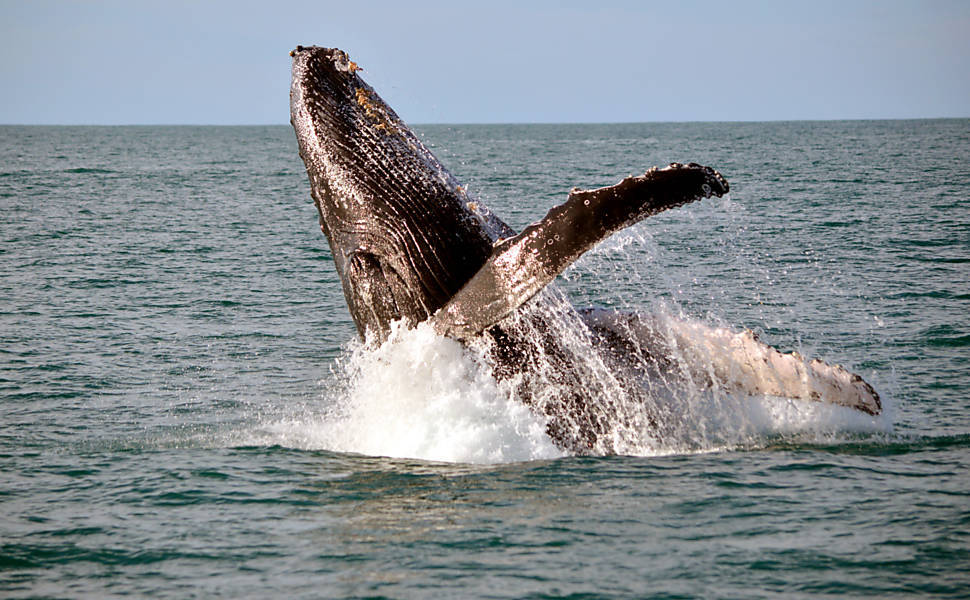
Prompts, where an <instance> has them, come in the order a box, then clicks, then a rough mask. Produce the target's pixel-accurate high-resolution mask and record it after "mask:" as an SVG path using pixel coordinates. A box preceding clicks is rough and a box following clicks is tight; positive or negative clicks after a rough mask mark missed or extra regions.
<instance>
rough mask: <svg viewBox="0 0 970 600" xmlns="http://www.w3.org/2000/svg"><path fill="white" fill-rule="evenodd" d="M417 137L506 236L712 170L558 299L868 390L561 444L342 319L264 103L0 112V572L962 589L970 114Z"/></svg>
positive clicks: (12, 575) (460, 378) (777, 590)
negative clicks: (63, 119) (259, 112)
mask: <svg viewBox="0 0 970 600" xmlns="http://www.w3.org/2000/svg"><path fill="white" fill-rule="evenodd" d="M418 129H419V130H420V133H421V135H422V138H423V139H424V141H425V143H426V144H427V145H428V146H429V147H431V148H432V151H433V152H435V153H436V154H437V155H438V157H439V158H440V159H441V160H442V161H443V162H444V163H445V164H446V165H447V166H448V167H449V168H450V169H451V170H452V171H453V173H454V174H455V175H456V176H457V177H458V178H459V180H461V181H463V182H464V183H465V184H466V186H467V187H468V189H469V191H470V193H471V194H472V195H473V196H475V197H476V198H477V199H478V200H479V201H482V202H484V203H486V204H488V205H489V206H490V207H491V208H492V209H493V210H494V211H495V212H496V213H497V214H498V215H500V216H501V217H502V218H503V219H505V220H506V221H507V222H508V223H509V224H510V225H512V226H513V227H515V228H516V229H521V228H522V227H524V226H525V225H527V224H529V223H530V222H532V221H534V220H536V219H538V218H540V217H541V216H542V215H544V214H545V212H546V211H547V210H548V209H549V208H550V207H551V206H553V205H555V204H558V203H560V202H562V201H564V199H565V196H566V193H567V191H568V190H569V189H570V188H571V187H573V186H580V187H597V186H601V185H610V184H613V183H616V182H617V181H619V179H621V178H622V177H624V176H627V175H631V174H636V173H640V172H642V171H644V170H645V169H646V168H648V167H650V166H652V165H661V166H662V165H664V164H667V163H669V162H673V161H680V162H687V161H696V162H700V163H702V164H708V165H711V166H714V167H716V168H717V169H719V170H720V171H721V172H722V173H723V174H724V175H725V177H726V178H727V179H728V180H729V181H730V183H731V194H730V196H729V197H728V198H723V199H709V200H704V201H701V202H698V203H695V204H691V205H688V206H685V207H682V208H678V209H675V210H672V211H668V212H667V213H664V214H661V215H658V216H655V217H652V218H650V219H648V220H646V221H645V222H643V223H641V224H640V225H638V226H636V227H634V228H632V229H631V230H629V231H626V232H622V233H620V234H618V235H617V236H615V237H614V238H612V239H610V240H608V241H607V242H605V243H604V244H602V245H600V246H599V247H598V248H597V249H595V250H594V251H593V252H591V253H590V254H588V255H587V256H585V257H584V258H582V259H581V260H580V261H579V262H578V263H577V264H576V265H574V266H573V267H571V268H570V269H569V270H568V271H566V272H565V273H564V274H563V276H561V277H560V278H559V280H558V281H557V283H556V292H555V293H556V294H558V296H557V297H560V298H563V299H568V301H569V302H570V303H571V304H572V305H575V306H578V307H583V306H605V307H614V308H619V309H623V310H633V311H639V312H643V313H649V314H653V315H665V316H667V317H670V318H677V319H687V320H691V321H693V322H698V323H704V324H707V325H711V326H718V327H731V328H734V329H736V330H739V331H740V330H741V329H744V328H747V329H751V330H753V331H755V332H756V333H757V334H758V335H759V336H760V337H761V339H762V340H764V341H766V342H768V343H770V344H772V345H774V346H776V347H778V348H779V349H781V350H783V351H794V350H797V351H799V352H800V353H801V354H803V355H806V356H811V357H818V358H821V359H824V360H826V361H828V362H832V363H838V364H842V365H845V366H846V367H847V368H849V369H850V370H852V371H854V372H857V373H860V374H861V375H863V377H865V378H866V379H867V380H868V381H869V382H870V383H872V384H873V385H874V386H875V388H876V389H877V390H878V391H879V393H880V395H881V396H882V399H883V403H884V407H885V408H886V410H885V412H884V414H883V415H881V416H880V417H877V418H873V417H869V416H868V415H863V414H861V413H855V412H853V411H849V410H847V409H841V408H838V407H831V406H826V405H821V404H812V403H799V402H792V401H787V400H784V399H779V398H770V397H760V398H758V397H755V398H748V397H736V396H733V395H730V394H716V393H715V394H714V395H713V396H711V394H710V393H709V394H708V397H707V399H706V401H705V398H704V396H703V394H699V395H696V396H691V399H692V402H693V403H692V404H690V406H691V407H692V408H691V410H690V411H688V413H685V415H684V418H683V419H682V420H681V421H680V422H679V427H678V429H677V432H678V434H677V436H674V437H673V439H669V437H668V438H665V439H663V440H658V439H657V437H656V436H655V435H654V432H651V431H649V430H648V429H647V428H644V430H643V431H639V432H635V433H637V435H635V436H634V437H633V438H630V439H632V441H631V442H630V443H628V444H627V445H626V446H624V447H623V448H622V450H623V452H622V453H621V454H620V455H609V456H587V457H575V456H569V455H568V454H567V453H565V452H564V451H562V450H561V449H560V448H557V447H556V446H555V445H554V444H553V443H552V442H551V440H549V438H548V437H547V436H546V435H545V433H544V421H543V419H542V417H541V415H536V414H534V413H532V412H531V411H530V410H528V408H527V407H526V406H525V405H524V404H523V403H521V402H519V401H517V399H516V398H515V397H514V394H510V392H509V390H508V389H507V387H504V386H503V384H502V382H498V381H496V380H495V379H494V378H492V377H491V376H490V372H489V370H488V367H487V364H485V361H483V360H482V357H481V356H479V355H477V354H476V353H475V352H474V351H470V350H469V349H468V348H465V347H463V346H461V345H459V344H457V343H456V342H454V341H451V340H447V339H443V338H440V337H437V336H435V335H433V333H432V332H431V331H430V330H429V329H427V328H418V329H417V330H412V331H408V330H402V329H398V330H396V331H395V333H394V335H393V336H392V339H391V340H390V342H389V343H388V344H385V345H384V346H382V347H380V348H376V349H375V348H371V347H366V346H364V345H363V344H362V343H361V342H360V341H358V340H357V339H356V330H355V328H354V325H353V323H352V321H351V320H350V317H349V314H348V312H347V309H346V305H345V301H344V297H343V294H342V292H341V288H340V282H339V279H338V278H337V276H336V273H335V272H334V269H333V262H332V260H331V258H330V252H329V248H328V247H327V245H326V241H325V239H324V238H323V236H322V235H321V234H320V232H319V228H318V227H317V223H316V220H317V217H316V210H315V208H314V207H313V205H312V203H311V201H310V198H309V191H308V184H307V180H306V175H305V171H304V169H303V165H302V163H301V162H300V159H299V156H298V155H297V151H296V142H295V139H294V137H293V134H292V131H290V129H289V128H288V127H284V126H279V127H215V128H209V127H0V203H2V204H0V205H2V208H3V219H2V220H0V223H2V226H0V239H2V246H0V257H2V258H0V261H2V262H0V302H2V303H0V339H2V343H0V357H2V359H0V394H2V396H0V411H2V412H0V415H2V416H0V509H2V510H0V595H3V596H4V597H11V598H14V597H18V598H19V597H105V596H120V595H132V596H146V595H153V596H158V597H179V598H181V597H186V596H189V597H194V596H204V597H211V596H229V597H260V598H261V597H267V596H270V595H273V596H286V597H337V598H343V597H395V598H397V597H456V598H458V597H496V598H527V597H534V598H556V597H668V598H679V597H685V598H686V597H736V598H752V597H767V596H785V597H807V596H813V597H816V596H818V597H846V596H857V597H859V596H869V597H893V596H895V597H910V596H937V597H965V596H966V594H967V589H970V587H968V586H970V575H968V573H970V533H968V532H970V466H968V463H970V416H968V410H967V409H968V402H967V399H966V398H967V389H968V388H970V360H968V359H970V192H968V190H970V162H968V160H967V157H968V156H970V121H967V120H938V121H937V120H927V121H873V122H861V121H852V122H823V123H820V122H793V123H710V124H700V123H698V124H611V125H487V126H486V125H481V126H444V125H438V126H426V127H420V128H418ZM637 436H639V437H637Z"/></svg>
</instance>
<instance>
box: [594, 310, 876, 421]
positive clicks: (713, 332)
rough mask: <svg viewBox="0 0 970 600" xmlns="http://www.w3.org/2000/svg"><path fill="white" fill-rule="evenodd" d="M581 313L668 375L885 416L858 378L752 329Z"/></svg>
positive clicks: (600, 312) (870, 390)
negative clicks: (651, 358) (661, 363)
mask: <svg viewBox="0 0 970 600" xmlns="http://www.w3.org/2000/svg"><path fill="white" fill-rule="evenodd" d="M581 314H582V315H583V318H584V320H585V321H586V323H587V325H589V326H590V327H591V328H592V329H593V330H599V331H605V332H607V333H609V334H611V335H613V336H615V337H617V338H618V339H619V340H620V341H621V343H626V344H628V345H630V346H631V347H634V348H636V349H638V350H640V351H642V352H645V353H646V354H648V355H652V356H654V357H656V358H661V359H663V360H665V361H666V364H665V371H666V372H667V373H680V374H682V375H684V376H686V377H689V378H690V379H692V380H693V381H695V382H698V383H704V384H706V385H712V386H717V387H720V388H721V389H723V390H725V391H728V392H732V393H743V394H749V395H770V396H779V397H783V398H793V399H796V400H812V401H817V402H826V403H829V404H836V405H839V406H845V407H848V408H853V409H855V410H859V411H862V412H864V413H867V414H870V415H878V414H880V413H881V412H882V402H881V400H880V398H879V394H878V393H877V392H876V390H875V389H874V388H873V387H872V386H871V385H869V384H868V383H867V382H866V381H865V380H864V379H862V377H860V376H859V375H856V374H855V373H852V372H851V371H849V370H847V369H846V368H845V367H843V366H841V365H833V364H829V363H826V362H823V361H821V360H818V359H813V360H808V359H806V358H805V357H803V356H802V355H800V354H799V353H797V352H792V353H784V352H781V351H779V350H777V349H775V348H773V347H771V346H769V345H768V344H765V343H764V342H762V341H761V340H759V339H758V336H757V335H755V334H754V332H752V331H751V330H748V329H746V330H744V331H740V332H738V331H732V330H730V329H727V328H724V327H710V326H708V325H705V324H703V323H699V322H696V321H685V320H680V319H676V318H673V317H669V316H666V317H659V316H649V315H639V314H636V313H624V312H620V311H612V310H604V309H594V310H585V311H581ZM674 363H676V364H674Z"/></svg>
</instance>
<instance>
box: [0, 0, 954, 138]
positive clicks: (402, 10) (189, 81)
mask: <svg viewBox="0 0 970 600" xmlns="http://www.w3.org/2000/svg"><path fill="white" fill-rule="evenodd" d="M297 44H303V45H312V44H316V45H322V46H337V47H340V48H343V49H344V50H347V51H348V52H349V53H350V55H351V57H352V58H353V59H354V60H356V61H357V62H358V63H359V64H360V65H361V66H362V67H363V68H364V72H363V73H362V75H363V76H364V78H365V79H367V80H368V82H369V83H371V85H373V86H374V87H375V88H376V89H377V91H378V92H379V93H380V94H381V95H382V96H383V97H384V99H385V100H387V101H388V103H389V104H391V106H393V107H394V108H395V109H396V110H397V111H398V113H399V114H400V115H401V116H402V117H403V118H404V119H405V120H406V121H408V122H411V123H429V122H452V123H454V122H458V123H469V122H604V121H698V120H700V121H710V120H776V119H843V118H847V119H856V118H910V117H970V1H964V0H954V1H946V0H925V1H916V0H910V1H890V0H886V1H870V2H861V1H856V0H839V1H827V0H824V1H818V0H812V1H804V2H797V3H796V2H785V1H781V0H778V1H764V2H756V1H734V0H724V1H722V2H713V1H703V0H696V1H689V0H688V1H679V0H677V1H675V0H666V1H664V2H632V1H631V2H621V1H609V0H587V1H584V2H568V1H564V2H542V1H536V2H530V1H528V0H518V1H513V2H506V1H496V0H491V1H489V2H474V3H472V2H467V3H466V2H458V1H450V2H435V1H430V0H410V1H399V2H368V1H365V0H341V1H339V2H329V1H326V0H317V1H313V2H304V1H301V0H282V1H273V2H259V3H257V2H241V1H240V2H222V1H219V2H187V1H177V0H165V1H162V2H155V1H137V0H124V1H103V2H96V1H90V2H80V1H75V2H68V1H49V0H39V1H38V0H35V1H28V0H20V1H18V0H0V123H109V124H114V123H145V124H155V123H213V124H224V123H240V124H243V123H285V122H287V120H288V119H289V115H288V110H289V105H288V93H289V78H290V58H289V56H288V52H289V50H290V49H292V48H293V47H294V46H296V45H297Z"/></svg>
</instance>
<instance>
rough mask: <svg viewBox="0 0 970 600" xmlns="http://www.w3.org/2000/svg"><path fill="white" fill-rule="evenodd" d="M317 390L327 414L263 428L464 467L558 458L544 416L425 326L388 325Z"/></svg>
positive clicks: (318, 444)
mask: <svg viewBox="0 0 970 600" xmlns="http://www.w3.org/2000/svg"><path fill="white" fill-rule="evenodd" d="M324 385H325V386H327V388H328V391H327V392H326V393H325V395H326V396H327V398H326V401H327V403H328V404H330V405H331V410H330V411H328V413H327V414H325V415H322V416H319V415H318V416H316V417H312V418H309V419H307V418H302V419H298V420H286V421H277V422H275V423H272V424H269V425H268V429H269V430H270V432H272V433H274V434H275V435H278V436H279V442H280V443H283V444H285V445H295V446H298V447H303V448H319V449H326V450H333V451H337V452H353V453H359V454H367V455H372V456H388V457H396V458H418V459H423V460H432V461H446V462H465V463H501V462H517V461H529V460H537V459H545V458H556V457H559V456H562V455H563V453H562V451H560V450H559V449H557V448H556V447H555V446H554V445H553V443H552V440H551V439H549V437H548V436H547V435H546V434H545V423H544V421H543V419H541V418H539V417H537V416H536V415H534V414H533V413H532V412H531V411H530V410H529V408H528V407H526V406H525V405H524V404H522V403H521V402H518V401H516V400H515V399H513V398H510V396H509V394H508V392H506V391H504V390H503V389H502V388H501V386H499V385H498V384H497V382H496V381H495V379H493V378H492V377H491V375H490V372H489V369H488V368H487V367H486V366H485V365H484V364H483V363H482V362H481V361H480V360H478V358H477V357H476V356H475V355H474V354H473V353H472V352H471V351H470V350H468V349H466V348H465V347H464V346H462V345H461V344H459V343H458V342H456V341H454V340H451V339H448V338H444V337H441V336H438V335H436V334H435V333H434V332H433V331H432V329H431V328H430V327H429V326H427V325H421V326H419V327H418V328H416V329H412V330H407V329H404V328H402V327H397V326H395V327H394V330H393V332H392V335H391V337H390V339H389V340H388V341H387V342H385V343H384V344H383V345H381V346H380V347H379V348H377V349H368V348H366V347H365V346H363V345H356V346H355V347H354V348H353V349H352V350H351V351H350V353H349V354H348V355H347V356H346V357H345V358H344V359H343V360H342V361H341V362H340V363H338V366H337V367H336V368H335V372H334V374H333V376H332V377H331V378H330V379H328V380H326V381H325V382H324Z"/></svg>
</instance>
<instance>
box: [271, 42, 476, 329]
mask: <svg viewBox="0 0 970 600" xmlns="http://www.w3.org/2000/svg"><path fill="white" fill-rule="evenodd" d="M290 55H291V56H292V57H293V73H292V85H291V88H290V122H291V123H292V124H293V128H294V130H295V132H296V136H297V140H298V142H299V146H300V156H301V157H302V158H303V161H304V163H305V165H306V169H307V174H308V176H309V179H310V192H311V196H312V197H313V200H314V203H315V204H316V207H317V210H318V211H319V216H320V228H321V229H322V231H323V233H324V234H325V235H326V236H327V239H328V241H329V242H330V248H331V251H332V254H333V261H334V263H335V266H336V269H337V272H338V274H339V276H340V279H341V282H342V284H343V291H344V295H345V297H346V299H347V304H348V306H349V308H350V313H351V316H352V317H353V319H354V322H355V323H356V325H357V329H358V331H359V333H360V335H361V336H362V337H364V338H365V339H366V338H368V337H373V338H375V339H376V340H377V341H381V340H383V339H384V338H386V336H387V334H388V332H389V328H390V323H391V322H392V321H395V320H401V319H403V320H405V321H408V322H409V323H411V324H414V323H418V322H421V321H424V320H426V319H428V318H429V317H430V316H431V315H432V314H434V313H435V311H437V310H438V309H439V308H441V307H442V306H443V305H444V304H445V303H446V302H447V301H448V300H449V299H450V298H451V297H452V296H453V295H454V294H455V293H456V292H457V291H458V290H459V289H460V288H461V287H462V286H463V285H464V284H465V282H467V281H468V279H469V278H470V277H471V276H472V275H473V274H475V272H476V271H478V269H479V268H480V267H481V266H482V264H483V263H484V262H485V261H486V259H487V258H488V256H489V255H490V253H491V249H492V241H493V238H494V237H495V236H494V235H493V234H491V233H489V232H488V224H487V222H486V220H485V219H483V218H482V217H481V216H479V215H478V214H476V212H475V211H474V210H472V208H470V207H473V208H474V207H475V203H472V202H470V201H469V199H468V198H467V196H466V195H465V192H464V190H463V188H462V187H461V186H460V185H459V183H458V182H457V180H456V179H455V178H454V177H453V176H452V175H451V174H450V173H448V171H447V170H446V169H445V168H444V166H442V165H441V163H440V162H439V161H438V160H437V159H436V158H435V157H434V156H433V155H432V154H431V152H430V151H429V150H428V149H427V148H426V147H425V146H424V145H423V144H422V143H421V141H420V140H419V139H418V138H417V136H416V135H415V134H414V133H413V132H412V131H411V130H410V129H409V128H408V127H407V126H406V125H405V124H404V122H403V121H401V119H400V118H399V117H398V116H397V114H396V113H395V112H394V111H393V110H392V109H391V108H390V107H389V106H387V104H385V103H384V101H383V100H382V99H381V98H380V96H378V95H377V93H376V92H374V90H373V88H371V87H370V86H369V85H367V84H366V83H365V82H364V81H363V80H362V79H361V78H360V76H359V75H358V71H359V70H360V69H359V67H358V66H357V65H356V63H354V62H353V61H351V60H350V58H349V57H348V56H347V54H346V53H345V52H343V51H341V50H338V49H336V48H321V47H316V46H313V47H304V46H298V47H297V48H296V49H295V50H294V51H293V52H291V53H290Z"/></svg>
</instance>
